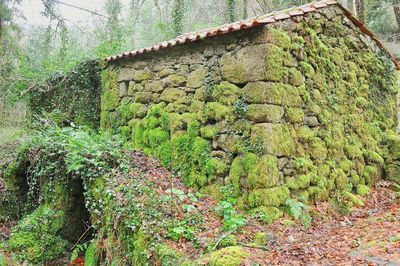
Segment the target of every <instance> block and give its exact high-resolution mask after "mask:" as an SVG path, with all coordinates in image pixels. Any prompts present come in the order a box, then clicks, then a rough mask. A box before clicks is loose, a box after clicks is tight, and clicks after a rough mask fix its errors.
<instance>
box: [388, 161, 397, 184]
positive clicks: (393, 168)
mask: <svg viewBox="0 0 400 266" xmlns="http://www.w3.org/2000/svg"><path fill="white" fill-rule="evenodd" d="M385 178H386V179H387V180H389V181H392V182H395V183H397V184H400V164H398V163H393V164H389V165H387V166H386V168H385Z"/></svg>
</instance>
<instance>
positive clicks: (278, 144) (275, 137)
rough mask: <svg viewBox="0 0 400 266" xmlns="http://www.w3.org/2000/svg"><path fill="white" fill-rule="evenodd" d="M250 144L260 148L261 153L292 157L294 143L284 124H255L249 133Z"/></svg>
mask: <svg viewBox="0 0 400 266" xmlns="http://www.w3.org/2000/svg"><path fill="white" fill-rule="evenodd" d="M251 143H252V145H254V146H256V147H260V149H261V150H262V152H263V153H267V154H273V155H276V156H292V155H293V154H294V152H295V141H294V140H293V138H292V135H291V133H290V131H289V128H288V127H287V126H286V125H284V124H269V123H265V124H256V125H254V126H253V128H252V131H251Z"/></svg>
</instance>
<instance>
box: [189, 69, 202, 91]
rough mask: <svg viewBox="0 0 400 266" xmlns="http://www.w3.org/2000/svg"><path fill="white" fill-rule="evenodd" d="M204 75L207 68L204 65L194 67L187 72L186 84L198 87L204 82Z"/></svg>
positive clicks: (190, 86)
mask: <svg viewBox="0 0 400 266" xmlns="http://www.w3.org/2000/svg"><path fill="white" fill-rule="evenodd" d="M206 75H207V69H206V68H205V67H200V68H198V69H196V70H195V71H193V72H191V73H190V74H189V76H188V79H187V84H186V86H187V87H189V88H200V87H201V86H202V85H203V84H204V80H205V79H206Z"/></svg>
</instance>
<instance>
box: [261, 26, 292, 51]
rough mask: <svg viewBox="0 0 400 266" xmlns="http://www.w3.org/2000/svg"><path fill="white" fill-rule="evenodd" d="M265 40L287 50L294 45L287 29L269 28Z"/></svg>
mask: <svg viewBox="0 0 400 266" xmlns="http://www.w3.org/2000/svg"><path fill="white" fill-rule="evenodd" d="M265 41H266V42H268V43H271V44H275V45H277V46H279V47H281V48H282V49H285V50H286V49H289V48H290V47H291V46H292V41H291V39H290V36H289V35H288V34H287V33H286V32H285V31H282V30H280V29H275V28H268V30H267V31H266V34H265Z"/></svg>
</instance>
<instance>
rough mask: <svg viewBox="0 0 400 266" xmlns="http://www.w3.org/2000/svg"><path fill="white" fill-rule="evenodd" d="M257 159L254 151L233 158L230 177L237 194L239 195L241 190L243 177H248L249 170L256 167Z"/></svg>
mask: <svg viewBox="0 0 400 266" xmlns="http://www.w3.org/2000/svg"><path fill="white" fill-rule="evenodd" d="M257 161H258V156H257V155H255V154H254V153H246V154H244V155H242V156H237V157H236V158H235V159H234V160H233V162H232V165H231V168H230V172H229V177H230V182H231V183H232V185H233V189H234V192H235V194H236V195H239V194H240V192H241V183H243V181H241V179H242V178H243V179H245V180H246V179H247V176H248V175H249V171H250V170H251V169H252V168H253V167H254V165H255V164H256V162H257Z"/></svg>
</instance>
